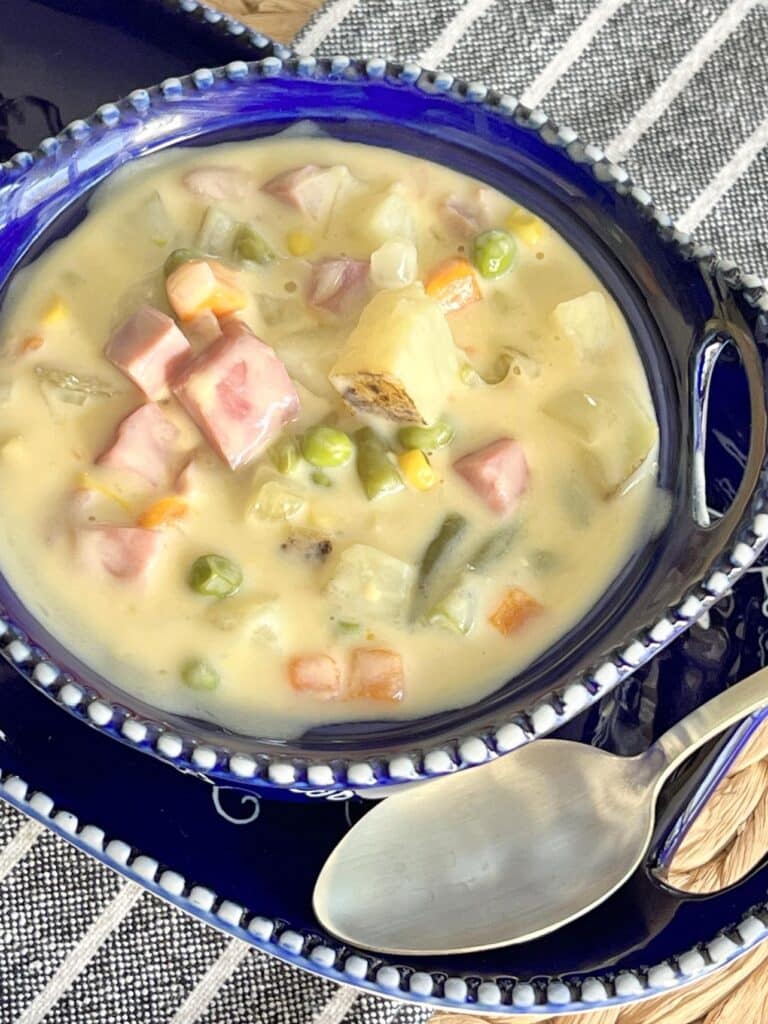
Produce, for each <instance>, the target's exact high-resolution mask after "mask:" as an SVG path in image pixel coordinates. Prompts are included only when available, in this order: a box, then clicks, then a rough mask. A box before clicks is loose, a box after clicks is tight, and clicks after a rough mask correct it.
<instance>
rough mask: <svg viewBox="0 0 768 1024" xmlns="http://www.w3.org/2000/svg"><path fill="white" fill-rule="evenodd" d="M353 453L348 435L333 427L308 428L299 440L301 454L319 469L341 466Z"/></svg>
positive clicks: (352, 446)
mask: <svg viewBox="0 0 768 1024" xmlns="http://www.w3.org/2000/svg"><path fill="white" fill-rule="evenodd" d="M353 451H354V445H353V444H352V439H351V437H350V436H349V434H345V433H344V431H343V430H337V429H336V428H335V427H326V426H322V425H321V426H317V427H310V428H309V430H308V431H307V432H306V433H305V434H304V436H303V437H302V439H301V454H302V455H303V456H304V458H305V459H306V460H307V462H310V463H311V464H312V465H313V466H318V467H319V468H320V469H330V468H331V467H334V466H343V465H344V464H345V463H347V462H349V460H350V459H351V458H352V452H353Z"/></svg>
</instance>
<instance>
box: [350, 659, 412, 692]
mask: <svg viewBox="0 0 768 1024" xmlns="http://www.w3.org/2000/svg"><path fill="white" fill-rule="evenodd" d="M404 689H405V671H404V669H403V659H402V657H401V655H400V654H398V652H397V651H390V650H387V649H386V648H382V647H356V648H355V649H354V650H353V651H352V657H351V661H350V675H349V696H350V697H369V698H371V700H394V701H399V700H402V699H403V691H404Z"/></svg>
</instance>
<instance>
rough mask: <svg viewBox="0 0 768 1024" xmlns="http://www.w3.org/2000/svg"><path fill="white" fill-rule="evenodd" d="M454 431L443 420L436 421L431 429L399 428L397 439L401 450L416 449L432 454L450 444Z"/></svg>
mask: <svg viewBox="0 0 768 1024" xmlns="http://www.w3.org/2000/svg"><path fill="white" fill-rule="evenodd" d="M453 437H454V429H453V427H452V426H451V425H450V424H449V423H446V422H445V421H444V420H438V421H437V422H436V423H433V424H432V426H431V427H401V428H400V430H398V432H397V439H398V441H399V442H400V444H401V445H402V446H403V448H408V449H414V448H418V449H420V450H421V451H423V452H434V451H436V450H437V449H438V448H444V447H445V446H446V445H447V444H450V443H451V441H452V440H453Z"/></svg>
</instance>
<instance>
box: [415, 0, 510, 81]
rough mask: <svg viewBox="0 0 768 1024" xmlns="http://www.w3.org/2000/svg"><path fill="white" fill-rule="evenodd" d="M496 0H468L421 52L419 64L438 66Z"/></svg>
mask: <svg viewBox="0 0 768 1024" xmlns="http://www.w3.org/2000/svg"><path fill="white" fill-rule="evenodd" d="M495 2H496V0H467V2H466V3H465V4H464V6H463V7H462V8H461V9H460V10H459V11H458V12H457V14H456V15H455V17H453V18H451V20H450V21H449V22H448V24H447V25H446V26H445V28H444V29H443V31H442V32H441V33H440V35H439V36H438V37H437V39H436V40H435V41H434V42H433V43H432V45H431V46H428V47H427V48H426V50H424V51H423V52H422V53H421V54H419V64H423V65H424V67H426V68H436V67H438V66H439V65H440V64H441V63H442V61H444V60H445V58H446V57H447V56H448V54H449V53H450V52H451V50H453V48H454V47H455V46H456V44H457V43H458V42H459V40H460V39H461V37H462V36H463V35H464V33H465V32H466V31H467V29H469V28H470V26H471V25H473V24H474V22H476V21H477V19H478V18H480V17H482V15H483V14H485V12H486V11H487V10H488V8H489V7H490V6H491V5H492V4H494V3H495Z"/></svg>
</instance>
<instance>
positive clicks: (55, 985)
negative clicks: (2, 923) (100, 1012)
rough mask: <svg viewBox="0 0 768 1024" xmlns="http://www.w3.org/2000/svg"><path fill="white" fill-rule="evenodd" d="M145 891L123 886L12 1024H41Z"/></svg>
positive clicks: (131, 883) (132, 886) (136, 887)
mask: <svg viewBox="0 0 768 1024" xmlns="http://www.w3.org/2000/svg"><path fill="white" fill-rule="evenodd" d="M143 892H144V890H143V889H142V888H141V886H140V885H137V884H136V883H135V882H126V883H125V885H124V886H123V887H122V889H120V891H119V892H118V894H117V895H116V896H115V897H114V899H113V900H112V901H111V902H110V903H109V904H108V905H107V906H106V907H105V908H104V910H102V912H101V913H100V914H99V916H98V917H97V918H96V920H95V921H93V923H92V924H91V926H90V928H89V929H88V931H87V932H86V933H85V935H84V936H83V937H82V939H80V941H79V942H78V943H77V945H76V946H74V948H73V949H71V950H70V952H69V953H68V955H67V956H66V957H65V959H64V961H63V962H62V964H61V966H60V967H59V969H58V970H57V971H56V973H55V974H54V975H53V977H52V978H51V979H50V980H49V981H48V984H47V985H46V986H45V988H44V989H43V990H42V991H41V992H39V993H38V994H37V995H36V996H35V998H34V999H33V1000H32V1002H31V1003H28V1004H27V1006H26V1008H25V1009H24V1010H22V1012H21V1014H20V1015H19V1016H18V1017H17V1018H16V1022H15V1024H40V1022H41V1021H42V1019H43V1018H44V1017H45V1015H46V1014H47V1013H48V1011H49V1010H50V1009H51V1008H52V1007H53V1006H55V1004H56V1003H57V1002H58V1000H59V999H60V998H61V996H63V995H64V993H65V992H66V991H67V989H68V988H69V987H70V985H71V984H72V982H73V981H74V980H75V978H76V977H77V976H78V975H79V974H81V973H82V971H83V970H85V968H86V967H87V966H88V964H89V963H90V961H91V960H92V959H93V957H94V956H95V955H96V953H97V952H98V950H99V947H100V946H101V944H102V943H103V942H104V940H105V939H106V938H107V937H108V936H109V934H110V932H113V931H114V930H115V928H117V926H118V925H119V924H120V922H121V921H122V920H123V919H124V918H125V917H127V915H128V914H129V913H130V911H131V909H132V908H133V906H134V904H135V903H137V902H138V900H139V899H140V897H141V896H142V894H143Z"/></svg>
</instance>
